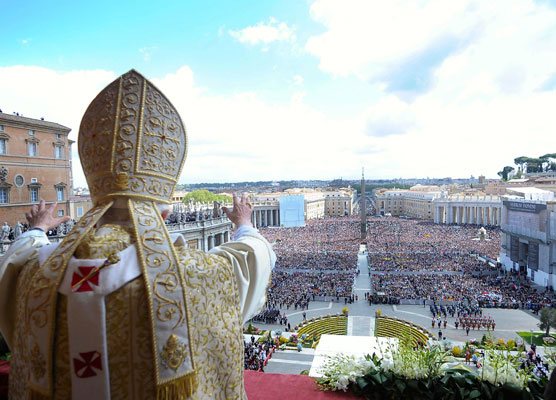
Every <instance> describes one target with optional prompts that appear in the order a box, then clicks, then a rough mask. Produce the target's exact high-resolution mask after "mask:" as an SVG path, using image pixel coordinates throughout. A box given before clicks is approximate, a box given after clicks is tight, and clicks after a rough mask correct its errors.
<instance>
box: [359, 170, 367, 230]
mask: <svg viewBox="0 0 556 400" xmlns="http://www.w3.org/2000/svg"><path fill="white" fill-rule="evenodd" d="M359 212H360V214H361V239H366V238H367V197H366V196H365V168H364V167H363V169H362V172H361V197H360V199H359Z"/></svg>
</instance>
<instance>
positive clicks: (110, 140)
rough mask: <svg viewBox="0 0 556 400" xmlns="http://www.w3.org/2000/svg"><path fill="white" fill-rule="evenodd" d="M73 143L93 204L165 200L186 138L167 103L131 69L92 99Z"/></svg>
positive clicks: (176, 175)
mask: <svg viewBox="0 0 556 400" xmlns="http://www.w3.org/2000/svg"><path fill="white" fill-rule="evenodd" d="M78 146H79V157H80V159H81V164H82V166H83V171H84V172H85V176H86V178H87V183H88V184H89V189H90V192H91V197H92V199H93V202H94V203H95V204H98V203H99V202H101V201H102V200H104V199H106V198H109V197H117V196H125V197H128V198H137V199H143V200H153V201H156V202H165V203H168V202H169V200H170V196H171V195H172V192H173V190H174V186H175V185H176V183H177V180H178V178H179V176H180V173H181V169H182V166H183V162H184V161H185V156H186V149H187V137H186V132H185V128H184V125H183V123H182V121H181V118H180V116H179V114H178V112H177V111H176V109H175V108H174V106H173V105H172V104H171V103H170V101H168V99H167V98H166V97H165V96H164V94H162V92H160V91H159V90H158V89H157V88H156V87H155V86H154V85H153V84H152V83H151V82H149V81H148V80H147V79H145V78H144V77H143V76H142V75H141V74H139V73H138V72H137V71H135V70H131V71H129V72H127V73H126V74H124V75H122V76H120V77H119V78H118V79H116V80H115V81H114V82H112V83H111V84H110V85H108V86H107V87H106V88H105V89H104V90H103V91H102V92H100V93H99V94H98V95H97V97H96V98H95V99H94V100H93V101H92V102H91V104H90V105H89V107H88V108H87V111H86V112H85V115H84V116H83V119H82V120H81V126H80V128H79V139H78Z"/></svg>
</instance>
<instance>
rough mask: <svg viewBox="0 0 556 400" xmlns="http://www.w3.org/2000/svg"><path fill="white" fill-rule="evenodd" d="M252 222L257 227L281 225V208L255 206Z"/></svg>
mask: <svg viewBox="0 0 556 400" xmlns="http://www.w3.org/2000/svg"><path fill="white" fill-rule="evenodd" d="M251 222H252V223H253V226H255V227H256V228H260V227H262V226H280V210H279V209H278V208H258V207H257V206H255V208H254V209H253V214H252V215H251Z"/></svg>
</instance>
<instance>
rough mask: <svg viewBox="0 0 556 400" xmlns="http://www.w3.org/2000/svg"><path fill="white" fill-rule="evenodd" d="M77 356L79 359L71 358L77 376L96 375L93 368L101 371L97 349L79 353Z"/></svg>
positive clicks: (87, 376) (88, 376)
mask: <svg viewBox="0 0 556 400" xmlns="http://www.w3.org/2000/svg"><path fill="white" fill-rule="evenodd" d="M79 356H80V357H81V359H79V358H74V359H73V370H74V372H75V375H77V376H78V377H79V378H90V377H92V376H97V373H96V371H95V369H96V370H99V371H102V361H101V358H100V353H99V352H98V351H89V352H87V353H79Z"/></svg>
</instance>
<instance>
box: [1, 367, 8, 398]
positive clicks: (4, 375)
mask: <svg viewBox="0 0 556 400" xmlns="http://www.w3.org/2000/svg"><path fill="white" fill-rule="evenodd" d="M9 376H10V364H8V362H7V361H0V400H7V398H8V377H9Z"/></svg>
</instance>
